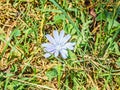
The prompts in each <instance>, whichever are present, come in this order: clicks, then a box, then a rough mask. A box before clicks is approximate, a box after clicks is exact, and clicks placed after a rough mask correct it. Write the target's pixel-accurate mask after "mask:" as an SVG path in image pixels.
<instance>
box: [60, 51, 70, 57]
mask: <svg viewBox="0 0 120 90" xmlns="http://www.w3.org/2000/svg"><path fill="white" fill-rule="evenodd" d="M60 54H61V55H62V57H63V58H64V59H66V58H67V56H68V53H67V50H64V49H62V50H61V51H60Z"/></svg>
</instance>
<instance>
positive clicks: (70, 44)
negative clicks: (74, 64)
mask: <svg viewBox="0 0 120 90" xmlns="http://www.w3.org/2000/svg"><path fill="white" fill-rule="evenodd" d="M74 45H75V43H71V42H68V43H66V44H65V45H64V47H63V48H64V49H70V50H73V49H74Z"/></svg>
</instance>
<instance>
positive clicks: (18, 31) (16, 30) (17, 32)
mask: <svg viewBox="0 0 120 90" xmlns="http://www.w3.org/2000/svg"><path fill="white" fill-rule="evenodd" d="M20 35H21V31H20V30H18V29H15V30H14V36H15V37H17V36H20Z"/></svg>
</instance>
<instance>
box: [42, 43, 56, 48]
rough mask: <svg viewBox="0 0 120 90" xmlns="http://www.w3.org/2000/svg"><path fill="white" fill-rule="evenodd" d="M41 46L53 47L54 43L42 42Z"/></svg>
mask: <svg viewBox="0 0 120 90" xmlns="http://www.w3.org/2000/svg"><path fill="white" fill-rule="evenodd" d="M41 46H42V47H53V46H54V45H53V44H51V43H43V44H42V45H41Z"/></svg>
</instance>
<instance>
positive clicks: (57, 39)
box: [53, 30, 59, 43]
mask: <svg viewBox="0 0 120 90" xmlns="http://www.w3.org/2000/svg"><path fill="white" fill-rule="evenodd" d="M53 36H54V38H55V41H56V42H57V43H58V42H59V34H58V31H57V30H54V31H53Z"/></svg>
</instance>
